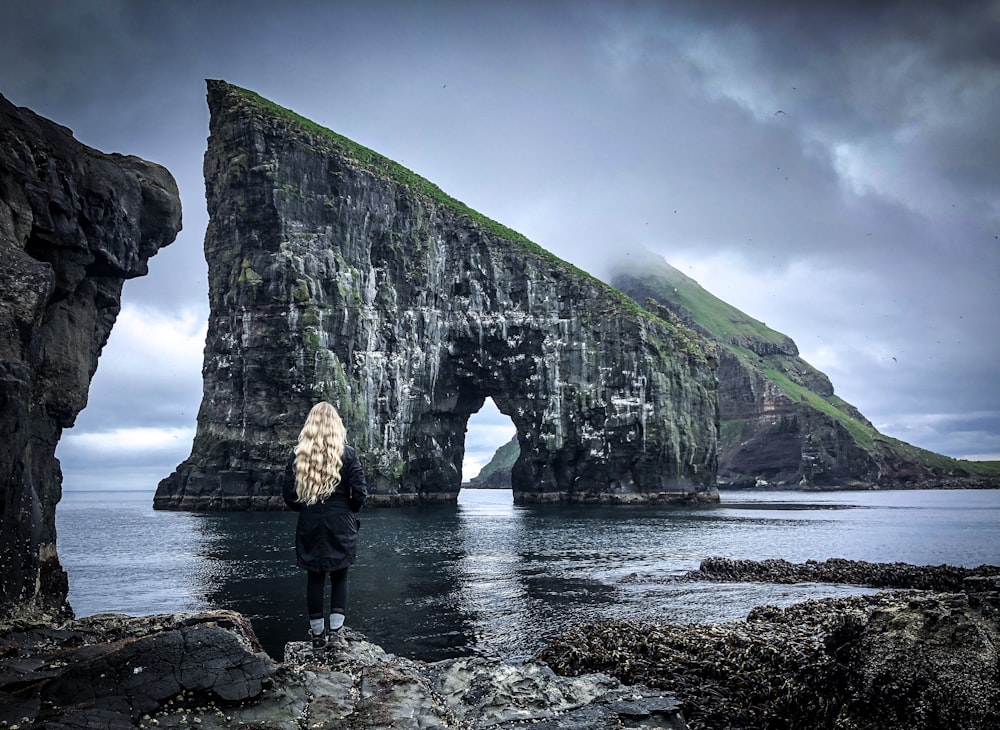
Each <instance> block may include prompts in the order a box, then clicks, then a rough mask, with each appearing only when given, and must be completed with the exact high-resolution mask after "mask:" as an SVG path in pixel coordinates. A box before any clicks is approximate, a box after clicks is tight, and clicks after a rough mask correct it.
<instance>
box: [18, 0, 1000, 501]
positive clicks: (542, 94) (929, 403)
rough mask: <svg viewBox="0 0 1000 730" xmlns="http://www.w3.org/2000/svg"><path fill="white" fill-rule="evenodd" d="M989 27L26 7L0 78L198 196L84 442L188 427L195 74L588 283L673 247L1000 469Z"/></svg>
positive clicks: (899, 427)
mask: <svg viewBox="0 0 1000 730" xmlns="http://www.w3.org/2000/svg"><path fill="white" fill-rule="evenodd" d="M64 6H65V7H64ZM998 34H1000V3H998V2H996V1H995V0H990V1H986V0H973V1H970V2H964V3H958V4H956V3H952V2H927V3H912V2H903V1H902V0H899V1H895V2H878V3H871V2H854V1H847V2H842V3H821V4H816V3H788V2H782V1H779V0H773V1H762V2H753V3H745V2H743V3H741V2H729V1H726V0H724V1H723V2H713V3H703V2H696V1H695V0H677V2H671V3H661V2H642V1H641V0H640V1H639V2H632V3H606V2H587V1H586V0H582V1H574V2H551V3H543V4H539V3H521V2H514V3H494V4H482V3H463V2H436V3H433V4H431V5H430V6H426V5H424V4H414V3H405V2H371V3H363V4H361V3H337V2H330V3H319V2H304V1H301V0H300V1H293V2H288V3H283V4H274V3H266V2H256V1H248V2H244V3H240V4H239V5H236V4H233V3H199V2H178V3H170V4H163V3H160V4H155V3H152V4H151V3H138V4H137V3H128V2H124V1H123V0H113V1H111V2H79V3H72V4H70V5H65V4H59V5H58V6H56V5H55V4H53V3H50V2H49V3H46V2H42V3H41V4H39V3H38V2H28V1H27V0H9V2H5V3H3V4H0V90H2V91H3V93H4V94H5V95H7V96H8V97H9V98H10V99H11V100H12V101H14V102H15V103H18V104H22V105H27V106H29V107H31V108H33V109H35V110H36V111H37V112H39V113H41V114H43V115H45V116H47V117H50V118H52V119H54V120H55V121H57V122H59V123H61V124H65V125H67V126H69V127H70V128H72V129H73V130H74V131H75V132H76V133H77V135H78V137H79V138H80V139H81V140H83V141H84V142H85V143H87V144H91V145H93V146H95V147H98V148H99V149H103V150H106V151H119V152H124V153H128V154H137V155H140V156H142V157H145V158H147V159H150V160H153V161H156V162H159V163H161V164H164V165H166V166H167V167H168V168H169V169H170V170H171V171H172V172H173V174H174V175H175V177H176V178H177V180H178V184H179V186H180V190H181V195H182V201H183V205H184V226H185V228H184V231H182V232H181V234H180V236H179V237H178V239H177V241H176V242H175V243H174V244H173V245H172V246H170V247H169V248H167V249H165V250H164V251H162V252H161V253H160V254H158V255H157V257H156V258H155V259H154V260H153V261H152V262H151V263H150V274H149V275H148V276H147V277H145V278H143V279H141V280H137V281H131V282H128V283H127V285H126V287H125V290H126V293H125V311H124V312H123V315H122V317H121V318H120V320H119V323H118V325H116V328H115V330H114V331H113V332H112V336H111V341H110V342H109V344H108V347H107V348H106V350H105V353H104V355H103V356H102V358H101V362H100V365H99V368H98V373H97V376H96V377H95V381H94V386H93V388H92V391H91V397H90V405H89V406H88V408H87V409H86V410H85V411H84V412H83V413H82V414H81V415H80V417H79V419H78V423H77V426H76V429H75V430H76V431H77V432H83V431H87V432H90V431H93V432H97V433H105V434H107V433H113V432H115V430H116V429H132V428H153V429H158V428H164V429H175V428H178V429H180V428H188V429H190V428H193V424H194V418H195V413H196V410H197V407H198V402H199V400H200V392H201V383H200V367H201V354H200V353H201V347H202V341H203V337H204V334H203V330H202V329H201V323H202V322H204V321H205V320H206V319H207V310H208V306H207V283H206V279H207V268H206V264H205V261H204V255H203V253H202V246H201V241H202V237H203V235H204V230H205V226H206V224H207V215H206V212H205V203H204V181H203V179H202V169H201V166H202V156H203V154H204V151H205V138H206V136H207V134H208V111H207V109H206V106H205V100H204V93H205V90H204V82H203V80H204V79H205V78H224V79H226V80H228V81H231V82H233V83H237V84H240V85H242V86H245V87H247V88H251V89H253V90H255V91H257V92H259V93H261V94H262V95H264V96H266V97H268V98H271V99H273V100H274V101H276V102H277V103H280V104H282V105H284V106H287V107H290V108H292V109H295V110H296V111H297V112H299V113H301V114H303V115H304V116H307V117H309V118H311V119H314V120H316V121H317V122H319V123H321V124H323V125H325V126H328V127H330V128H332V129H334V130H336V131H337V132H340V133H342V134H345V135H346V136H348V137H350V138H352V139H354V140H356V141H358V142H360V143H361V144H365V145H367V146H369V147H371V148H373V149H376V150H378V151H379V152H381V153H383V154H386V155H388V156H389V157H391V158H393V159H395V160H397V161H399V162H401V163H402V164H404V165H405V166H407V167H408V168H410V169H412V170H414V171H415V172H417V173H418V174H421V175H423V176H424V177H426V178H428V179H429V180H431V181H433V182H434V183H435V184H437V185H439V186H440V187H441V188H442V189H443V190H445V191H446V192H447V193H449V194H450V195H452V196H454V197H455V198H457V199H459V200H463V201H464V202H466V203H467V204H469V205H470V206H471V207H473V208H475V209H477V210H479V211H481V212H482V213H483V214H485V215H488V216H490V217H492V218H494V219H496V220H499V221H500V222H502V223H504V224H506V225H508V226H510V227H511V228H514V229H515V230H518V231H519V232H521V233H523V234H525V235H527V236H528V237H529V238H531V239H532V240H534V241H535V242H537V243H539V244H540V245H542V246H544V247H546V248H548V249H550V250H552V251H553V252H555V253H556V254H557V255H559V256H561V257H563V258H565V259H567V260H569V261H571V262H573V263H575V264H577V265H578V266H580V267H581V268H584V269H587V270H591V271H593V272H595V273H597V274H602V273H603V271H602V270H601V267H602V266H604V264H605V263H606V261H607V258H608V256H609V255H612V256H614V255H617V256H623V255H625V254H626V253H627V252H628V251H629V250H638V249H640V248H645V249H650V250H653V251H656V252H658V253H661V254H662V255H663V256H664V257H665V258H666V259H667V260H668V261H670V262H671V263H672V264H674V265H675V266H677V267H678V268H680V269H681V270H682V271H684V272H685V273H687V274H689V275H692V276H693V277H694V278H695V279H697V280H699V281H700V282H701V283H702V284H703V285H705V286H706V288H708V289H709V290H710V291H712V292H713V293H715V294H716V295H717V296H720V297H721V298H723V299H725V300H727V301H729V302H731V303H732V304H734V305H735V306H738V307H739V308H740V309H742V310H744V311H745V312H747V313H748V314H750V315H752V316H754V317H756V318H758V319H761V320H764V321H766V322H767V323H768V324H769V325H770V326H772V327H774V328H775V329H777V330H779V331H782V332H784V333H786V334H788V335H790V336H792V337H793V338H794V339H795V340H796V342H797V343H798V345H799V347H800V349H801V350H802V352H803V356H804V357H805V358H806V359H807V360H810V361H812V359H814V360H815V362H813V364H814V365H817V366H819V367H821V368H822V369H823V370H825V371H826V372H827V374H828V375H830V377H831V379H832V381H833V383H834V386H835V388H836V389H837V392H838V393H839V394H840V395H842V396H843V397H844V398H846V399H847V400H849V401H851V402H853V403H854V404H855V405H857V406H858V407H859V408H860V409H861V410H862V412H863V413H865V415H867V416H868V417H869V418H871V419H872V420H873V421H874V422H875V423H876V424H886V426H887V428H890V429H892V430H889V431H887V433H889V435H893V436H896V437H899V438H906V435H912V436H913V438H914V439H915V443H916V444H917V445H920V446H923V447H925V448H931V449H933V450H937V451H943V452H944V453H949V454H953V455H959V454H965V453H980V454H981V453H993V452H994V451H996V445H995V441H994V440H992V439H993V436H992V434H993V432H992V431H991V429H992V428H993V426H992V425H991V422H990V421H989V420H988V419H987V420H985V421H982V420H981V421H977V422H976V423H975V424H963V423H962V422H961V419H960V417H961V415H962V414H964V413H971V412H977V413H978V412H985V413H992V412H996V411H1000V392H998V391H1000V389H998V388H997V387H996V383H995V381H996V378H995V363H996V362H997V361H998V358H1000V337H998V336H997V335H998V334H1000V333H998V331H997V325H996V321H995V312H997V311H1000V287H997V286H996V281H995V280H996V272H997V271H1000V174H998V173H997V170H1000V145H997V144H996V129H997V128H998V126H1000V93H998V91H1000V45H998V44H997V43H996V42H995V40H996V37H998ZM779 110H780V111H781V112H783V113H782V114H777V112H778V111H779ZM130 311H131V314H129V312H130ZM133 316H134V317H137V318H138V321H136V322H130V319H129V318H130V317H133ZM157 318H159V319H157ZM161 343H162V344H161ZM167 343H172V345H170V346H167ZM892 357H896V358H897V359H896V361H892V360H891V358H892ZM890 363H892V365H891V366H890ZM922 414H924V415H926V414H939V415H942V416H947V418H941V419H937V420H935V419H929V420H927V421H921V420H920V419H921V415H922ZM909 424H912V425H909ZM917 424H919V425H917ZM954 429H958V431H955V430H954ZM474 432H475V428H473V429H470V434H469V441H470V444H471V443H472V442H473V441H475V439H476V436H475V435H474ZM959 432H960V433H961V434H962V436H961V438H958V437H956V436H955V433H959ZM904 434H905V435H904ZM471 455H472V450H471V449H470V457H471ZM185 456H186V454H185ZM175 465H176V462H175V463H173V464H169V465H163V466H162V468H163V469H164V472H163V474H161V475H160V477H162V476H165V475H166V474H167V473H169V471H171V470H172V469H173V467H174V466H175ZM64 469H65V472H66V475H67V483H68V484H69V483H71V482H73V480H74V479H75V478H76V474H77V472H76V466H75V462H74V459H71V458H64Z"/></svg>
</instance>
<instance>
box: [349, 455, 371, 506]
mask: <svg viewBox="0 0 1000 730" xmlns="http://www.w3.org/2000/svg"><path fill="white" fill-rule="evenodd" d="M348 449H350V450H349V451H348V456H349V458H347V459H345V460H344V466H345V467H346V472H347V473H346V474H345V475H343V477H344V481H346V482H347V489H348V492H347V499H348V501H350V503H351V511H352V512H360V511H361V508H362V507H363V506H364V504H365V498H366V497H367V496H368V483H367V482H366V481H365V471H364V469H363V468H362V467H361V459H360V458H359V457H358V452H356V451H355V450H354V449H353V448H351V447H348Z"/></svg>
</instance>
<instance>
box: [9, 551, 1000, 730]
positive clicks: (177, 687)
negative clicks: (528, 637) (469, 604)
mask: <svg viewBox="0 0 1000 730" xmlns="http://www.w3.org/2000/svg"><path fill="white" fill-rule="evenodd" d="M718 561H720V559H712V561H711V562H710V561H706V563H708V565H706V564H705V563H703V565H702V570H703V571H705V573H706V575H708V574H712V575H715V576H716V578H715V579H721V578H719V577H718V576H719V575H720V573H721V571H720V568H721V567H723V566H728V567H727V570H729V571H732V572H733V574H738V575H739V576H740V577H739V578H738V579H739V580H746V579H749V578H748V576H751V575H756V576H758V577H759V579H762V580H764V579H770V578H769V577H768V576H773V575H775V574H776V571H777V572H778V574H780V575H785V576H791V575H793V574H795V575H802V574H811V575H815V574H816V573H817V568H816V566H817V565H824V564H812V563H805V564H801V565H794V564H788V563H784V561H759V562H758V561H729V563H722V562H718ZM831 562H832V563H833V564H834V566H836V567H837V568H838V570H839V571H840V574H842V575H848V574H850V573H851V572H852V571H854V572H855V573H856V574H857V575H872V574H877V572H878V571H877V570H876V569H875V567H878V566H880V567H881V568H882V569H885V570H889V568H888V567H887V565H889V564H869V563H860V562H854V561H827V563H828V564H829V563H831ZM730 563H731V564H732V565H730ZM891 565H894V566H896V567H895V568H892V569H891V570H890V572H892V573H893V574H895V575H906V574H910V575H913V576H914V578H915V579H916V580H919V579H920V576H921V573H922V572H923V573H924V574H927V573H929V574H931V575H936V576H937V580H939V581H940V584H942V585H943V584H946V582H947V580H951V579H952V578H949V576H956V575H958V574H961V573H964V572H967V571H968V572H973V573H975V574H974V575H965V576H964V578H963V579H962V580H963V582H962V590H960V591H957V592H941V591H933V592H932V591H914V590H907V591H892V592H883V593H879V594H875V595H866V596H854V597H851V598H841V599H825V600H813V601H806V602H804V603H800V604H796V605H793V606H790V607H788V608H783V609H782V608H776V607H773V606H762V607H758V608H756V609H754V610H753V611H752V612H751V613H750V614H749V615H748V616H747V618H746V619H745V620H743V621H733V622H728V623H721V624H671V623H648V622H647V623H640V622H631V621H614V622H601V623H594V624H588V625H583V626H578V627H573V628H571V629H570V630H568V631H567V632H566V633H565V634H563V635H561V636H559V637H557V638H555V639H554V640H553V641H551V642H550V643H549V644H548V646H547V647H546V648H545V649H543V650H542V651H541V652H540V653H539V655H538V656H537V657H536V658H535V659H534V660H532V661H529V662H525V663H523V664H508V663H505V662H503V661H501V660H499V659H496V658H490V657H483V656H470V657H463V658H460V659H450V660H445V661H440V662H433V663H427V662H422V661H417V660H413V659H407V658H403V657H397V656H394V655H392V654H387V653H386V652H385V651H383V650H382V649H381V648H380V647H378V646H377V645H375V644H373V643H371V642H369V641H368V640H367V639H366V638H365V637H364V636H362V635H361V634H359V633H357V632H354V631H351V630H350V629H347V630H345V632H344V637H343V641H341V642H340V643H339V644H338V645H337V646H335V647H334V648H332V649H329V650H324V651H318V652H317V651H313V650H312V649H311V647H309V646H308V645H306V644H305V643H303V642H291V643H289V644H288V645H287V646H286V650H285V656H284V661H282V662H276V661H274V660H273V659H271V658H270V657H268V656H267V654H266V653H264V652H263V651H262V649H261V647H260V644H259V642H258V640H257V637H256V636H255V634H254V632H253V628H252V626H251V625H250V622H249V620H248V619H246V618H245V617H243V616H241V615H240V614H237V613H233V612H229V611H213V612H209V613H202V614H187V615H163V616H144V617H130V616H122V615H111V614H105V615H97V616H91V617H88V618H84V619H79V620H72V621H68V622H64V623H61V624H58V625H57V624H54V623H52V622H49V623H41V624H39V623H35V624H28V623H26V622H23V621H22V622H17V621H14V622H8V623H7V624H6V625H4V626H2V627H0V727H2V728H7V729H8V730H26V729H27V728H43V727H44V728H98V727H100V728H110V729H115V728H129V727H150V728H151V727H156V728H178V729H179V728H190V727H192V726H197V727H202V728H231V727H250V728H258V729H264V728H275V729H278V728H289V729H292V728H295V729H296V730H297V729H298V728H305V727H310V728H312V727H318V728H486V727H490V728H518V727H525V726H531V727H537V728H581V729H583V728H588V729H591V728H612V727H658V728H675V729H677V730H681V729H682V728H691V729H698V728H772V727H773V728H778V727H781V728H789V727H791V728H795V727H800V728H857V729H860V728H901V727H906V728H915V729H921V728H926V729H928V730H930V728H941V727H948V728H991V727H996V726H997V724H998V723H1000V679H998V678H1000V660H998V647H1000V569H998V568H995V567H994V568H991V567H990V566H982V567H981V568H978V569H974V570H971V571H970V569H963V568H955V567H953V566H936V567H932V568H919V567H918V566H906V567H908V568H910V569H912V570H910V571H907V570H903V566H901V565H899V564H891ZM734 566H735V567H734ZM737 567H738V568H739V570H738V572H736V568H737ZM706 568H708V570H705V569H706ZM778 568H780V569H781V570H778ZM713 571H714V573H713ZM989 571H992V572H989ZM924 578H926V575H924ZM685 579H694V578H693V577H692V576H690V575H689V576H686V577H685ZM855 582H856V581H855Z"/></svg>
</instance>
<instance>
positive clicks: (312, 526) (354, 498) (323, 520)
mask: <svg viewBox="0 0 1000 730" xmlns="http://www.w3.org/2000/svg"><path fill="white" fill-rule="evenodd" d="M343 462H344V463H343V465H342V466H341V467H340V484H338V485H337V489H336V490H335V491H334V493H333V494H331V495H330V496H329V497H327V498H326V499H325V500H324V501H322V502H317V503H316V504H303V503H302V502H299V501H298V496H297V495H296V493H295V457H294V456H293V457H292V458H291V460H290V461H289V462H288V467H287V468H286V469H285V479H284V484H283V485H282V489H281V496H282V497H283V498H284V500H285V504H287V505H288V507H289V509H292V510H294V511H296V512H298V513H299V519H298V523H297V524H296V526H295V557H296V560H297V562H298V564H299V566H301V567H303V568H305V569H306V570H308V571H312V572H318V571H327V572H329V571H332V570H340V569H341V568H346V567H348V566H349V565H351V564H352V563H353V562H354V556H355V553H356V549H357V542H358V524H359V523H358V518H357V516H356V515H357V513H358V512H360V511H361V507H362V506H363V505H364V503H365V497H367V496H368V486H367V483H366V482H365V473H364V470H363V469H362V468H361V460H360V459H359V458H358V453H357V452H356V451H355V450H354V449H353V448H351V447H350V446H347V445H345V446H344V456H343Z"/></svg>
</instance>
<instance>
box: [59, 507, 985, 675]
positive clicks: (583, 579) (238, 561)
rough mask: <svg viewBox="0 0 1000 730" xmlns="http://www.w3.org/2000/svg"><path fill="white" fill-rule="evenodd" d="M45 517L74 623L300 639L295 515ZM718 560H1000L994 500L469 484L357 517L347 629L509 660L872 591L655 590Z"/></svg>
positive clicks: (422, 654)
mask: <svg viewBox="0 0 1000 730" xmlns="http://www.w3.org/2000/svg"><path fill="white" fill-rule="evenodd" d="M56 522H57V528H58V550H59V556H60V559H61V561H62V564H63V566H64V567H65V569H66V570H67V572H68V573H69V581H70V595H69V597H70V603H71V604H72V605H73V608H74V610H75V611H76V614H77V615H78V616H88V615H90V614H94V613H104V612H123V613H130V614H135V615H141V614H152V613H166V612H175V611H195V610H201V609H208V608H231V609H235V610H237V611H240V612H241V613H244V614H246V615H247V616H249V617H250V618H251V619H252V620H253V624H254V627H255V629H256V631H257V633H258V635H259V636H260V638H261V641H262V642H263V643H264V645H265V648H266V649H267V650H268V652H269V653H271V654H272V655H273V656H276V657H280V656H281V654H282V647H283V646H284V643H285V642H286V641H290V640H300V639H302V638H304V634H305V627H306V620H305V618H304V616H305V597H304V596H305V573H304V572H302V571H301V570H300V569H299V568H297V567H296V565H295V554H294V549H293V533H294V529H295V515H294V514H291V513H184V512H155V511H153V508H152V494H151V493H150V492H146V491H143V492H70V491H67V492H65V493H64V495H63V499H62V502H60V504H59V507H58V510H57V513H56ZM713 555H719V556H724V557H730V558H752V559H757V560H760V559H765V558H785V559H787V560H790V561H793V562H802V561H804V560H810V559H812V560H825V559H826V558H830V557H841V558H850V559H856V560H870V561H880V562H891V561H903V562H908V563H914V564H917V565H938V564H941V563H949V564H952V565H964V566H969V567H972V566H976V565H980V564H983V563H987V564H991V565H1000V491H994V490H989V491H988V490H968V491H967V490H953V491H938V490H928V491H892V492H832V493H831V492H827V493H797V492H754V493H736V492H724V493H723V495H722V504H721V505H719V506H712V507H704V508H667V507H614V508H610V507H584V506H574V507H553V506H539V507H515V506H514V505H513V503H512V498H511V493H510V492H509V491H498V490H468V489H465V490H462V493H461V495H460V497H459V504H458V507H457V508H454V507H440V506H438V507H424V508H409V509H393V510H389V509H383V510H366V511H365V512H363V513H362V527H361V536H360V541H359V546H358V560H357V562H356V563H355V566H354V568H353V569H352V572H351V596H350V606H349V609H348V612H349V615H348V618H347V623H348V625H349V626H351V627H352V628H355V629H358V630H359V631H362V632H364V633H365V634H366V635H367V636H368V638H369V639H371V640H372V641H374V642H375V643H377V644H379V645H381V646H382V647H384V648H385V649H386V650H387V651H389V652H392V653H395V654H400V655H404V656H409V657H415V658H420V659H426V660H438V659H444V658H448V657H453V656H460V655H465V654H471V653H480V654H487V655H495V656H500V657H502V658H505V659H511V660H516V659H523V658H526V657H528V656H530V655H531V654H533V653H534V652H535V651H537V650H538V649H539V648H541V646H542V645H543V644H544V643H545V640H546V639H547V638H549V637H551V636H553V635H554V634H556V633H558V632H560V631H561V630H563V629H565V628H566V627H568V626H571V625H573V624H576V623H579V622H583V621H588V620H593V619H598V618H639V619H651V620H664V621H673V622H698V621H722V620H732V619H739V618H743V617H745V616H746V614H747V611H749V610H750V608H752V607H753V606H755V605H759V604H762V603H772V604H778V605H788V604H789V603H793V602H795V601H800V600H804V599H806V598H812V597H820V596H841V595H849V594H855V593H863V592H866V590H865V589H860V588H852V587H846V586H831V585H821V584H800V585H792V586H777V585H765V584H751V583H724V584H718V583H669V582H662V581H663V579H666V578H669V577H671V576H675V575H678V574H680V573H683V572H685V571H687V570H692V569H694V568H697V567H698V564H699V562H700V561H701V560H702V559H703V558H706V557H709V556H713ZM626 576H631V577H630V578H629V580H628V581H627V582H622V579H623V578H625V577H626Z"/></svg>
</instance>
